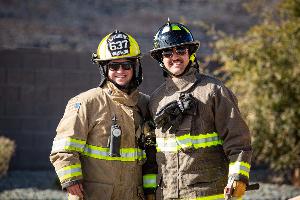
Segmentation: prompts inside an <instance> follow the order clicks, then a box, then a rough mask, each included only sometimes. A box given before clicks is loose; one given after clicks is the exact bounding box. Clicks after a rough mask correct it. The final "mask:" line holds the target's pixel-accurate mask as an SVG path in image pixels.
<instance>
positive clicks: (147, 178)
mask: <svg viewBox="0 0 300 200" xmlns="http://www.w3.org/2000/svg"><path fill="white" fill-rule="evenodd" d="M156 178H157V174H145V175H143V188H144V193H145V194H154V193H155V191H156V188H157V183H156Z"/></svg>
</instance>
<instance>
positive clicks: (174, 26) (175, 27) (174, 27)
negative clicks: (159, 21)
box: [171, 25, 181, 31]
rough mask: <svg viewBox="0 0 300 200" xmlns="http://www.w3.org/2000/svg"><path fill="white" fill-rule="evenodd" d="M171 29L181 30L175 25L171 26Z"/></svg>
mask: <svg viewBox="0 0 300 200" xmlns="http://www.w3.org/2000/svg"><path fill="white" fill-rule="evenodd" d="M171 27H172V31H175V30H179V31H180V30H181V28H179V26H177V25H172V26H171Z"/></svg>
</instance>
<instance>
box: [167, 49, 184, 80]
mask: <svg viewBox="0 0 300 200" xmlns="http://www.w3.org/2000/svg"><path fill="white" fill-rule="evenodd" d="M162 57H163V60H162V61H163V63H164V66H165V67H166V69H167V70H168V71H170V72H171V73H172V74H173V75H175V76H178V75H181V74H182V73H183V72H184V70H185V68H186V67H187V65H188V64H189V54H188V49H187V48H182V47H177V48H172V49H169V50H165V51H164V52H163V53H162Z"/></svg>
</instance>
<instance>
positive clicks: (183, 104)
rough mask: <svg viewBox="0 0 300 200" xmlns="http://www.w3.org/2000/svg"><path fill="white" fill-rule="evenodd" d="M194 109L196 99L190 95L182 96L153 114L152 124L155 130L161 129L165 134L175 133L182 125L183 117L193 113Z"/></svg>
mask: <svg viewBox="0 0 300 200" xmlns="http://www.w3.org/2000/svg"><path fill="white" fill-rule="evenodd" d="M195 108H196V99H195V98H194V97H193V96H192V95H191V94H183V95H181V96H180V97H179V99H178V100H175V101H171V102H170V103H168V104H167V105H165V106H164V107H162V108H161V110H160V111H159V112H157V113H156V114H155V117H154V122H155V124H156V127H157V128H160V127H162V132H166V131H167V130H168V129H169V128H170V127H171V129H170V132H171V133H172V132H175V131H176V130H177V129H178V127H179V125H180V124H181V123H182V120H183V115H184V114H189V113H191V112H193V111H194V110H195Z"/></svg>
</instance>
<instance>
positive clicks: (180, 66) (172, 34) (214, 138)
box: [149, 21, 252, 200]
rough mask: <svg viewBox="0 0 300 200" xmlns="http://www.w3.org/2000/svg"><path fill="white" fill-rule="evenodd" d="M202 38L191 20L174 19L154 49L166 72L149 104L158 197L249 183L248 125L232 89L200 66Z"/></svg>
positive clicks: (216, 195)
mask: <svg viewBox="0 0 300 200" xmlns="http://www.w3.org/2000/svg"><path fill="white" fill-rule="evenodd" d="M199 44H200V43H199V42H197V41H195V40H194V38H193V35H192V33H191V32H190V30H189V29H188V28H187V27H186V26H184V25H182V24H180V23H171V22H170V21H169V22H167V23H166V24H164V25H163V26H162V27H161V28H160V29H159V30H158V32H157V33H156V35H155V37H154V48H153V50H151V51H150V54H151V56H152V57H153V58H154V59H156V60H157V61H158V62H159V64H160V66H161V68H162V70H163V73H164V76H165V82H164V83H163V84H162V85H161V86H160V87H159V88H158V89H157V90H156V91H155V92H154V93H153V94H152V95H151V97H150V104H149V107H150V113H151V115H152V117H153V118H154V121H155V123H156V130H155V135H156V142H157V155H156V159H157V164H158V183H159V187H158V189H157V199H199V200H200V199H209V200H217V199H224V188H226V189H225V193H226V194H225V196H227V197H228V196H233V197H241V196H242V195H243V194H244V192H245V189H246V185H248V183H249V171H250V162H251V151H252V149H251V142H250V133H249V130H248V127H247V125H246V124H245V122H244V120H243V119H242V117H241V113H240V111H239V108H238V104H237V99H236V97H235V96H234V94H233V93H232V92H231V90H229V89H228V88H227V87H225V86H224V84H223V83H222V82H221V81H219V80H217V79H216V78H214V77H210V76H207V75H205V74H201V73H200V72H199V66H198V63H197V59H196V56H195V52H196V51H197V49H198V47H199ZM228 188H229V189H230V190H227V189H228ZM227 191H230V193H229V194H227ZM232 191H233V192H232Z"/></svg>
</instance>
